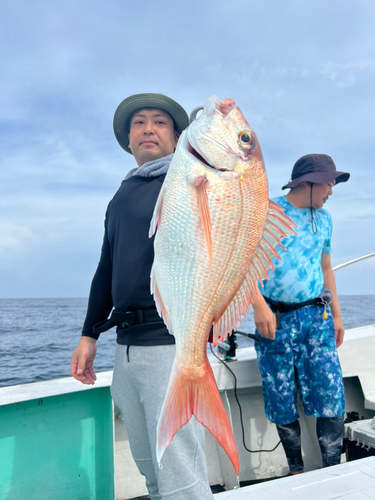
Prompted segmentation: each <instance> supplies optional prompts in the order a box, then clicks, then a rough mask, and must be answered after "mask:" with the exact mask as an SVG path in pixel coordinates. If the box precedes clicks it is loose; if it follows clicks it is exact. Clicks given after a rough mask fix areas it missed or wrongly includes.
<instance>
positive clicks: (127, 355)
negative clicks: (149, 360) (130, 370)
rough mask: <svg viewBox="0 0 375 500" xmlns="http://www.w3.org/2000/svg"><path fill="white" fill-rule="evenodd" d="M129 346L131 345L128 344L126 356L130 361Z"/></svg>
mask: <svg viewBox="0 0 375 500" xmlns="http://www.w3.org/2000/svg"><path fill="white" fill-rule="evenodd" d="M129 347H130V345H128V346H126V357H127V358H128V363H129V361H130V359H129Z"/></svg>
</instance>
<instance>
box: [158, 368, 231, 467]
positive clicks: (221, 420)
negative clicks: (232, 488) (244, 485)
mask: <svg viewBox="0 0 375 500" xmlns="http://www.w3.org/2000/svg"><path fill="white" fill-rule="evenodd" d="M202 373H203V374H204V375H202V376H201V377H199V378H198V377H192V376H188V375H187V374H186V370H185V372H183V371H182V370H181V369H180V367H179V364H178V362H177V361H175V362H174V365H173V368H172V373H171V379H170V385H169V388H168V391H167V394H166V397H165V400H164V403H163V407H162V410H161V414H160V417H159V422H158V427H157V444H156V458H157V461H158V463H160V460H161V458H162V456H163V453H164V451H165V450H166V448H167V446H168V445H169V443H171V441H172V439H173V438H174V436H175V435H176V434H177V432H178V431H179V430H180V429H181V427H182V426H184V425H185V424H186V423H187V422H188V421H189V420H190V418H191V417H192V415H194V416H195V418H196V420H197V421H198V422H200V423H201V424H202V425H203V426H204V427H206V429H207V430H208V431H209V432H210V433H211V434H212V435H213V436H214V437H215V438H216V439H217V441H218V443H219V444H220V445H221V446H222V447H223V448H224V450H225V452H226V453H227V455H228V457H229V459H230V461H231V462H232V464H233V467H234V469H235V471H236V474H238V472H239V460H238V452H237V447H236V442H235V440H234V437H233V432H232V428H231V424H230V421H229V418H228V415H227V413H226V411H225V408H224V405H223V402H222V400H221V398H220V394H219V391H218V388H217V385H216V381H215V377H214V374H213V372H212V368H211V365H210V363H209V361H208V359H206V362H205V364H204V366H203V368H202Z"/></svg>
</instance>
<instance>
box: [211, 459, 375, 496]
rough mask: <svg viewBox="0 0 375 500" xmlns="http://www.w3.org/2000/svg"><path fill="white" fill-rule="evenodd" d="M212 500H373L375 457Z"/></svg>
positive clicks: (374, 494)
mask: <svg viewBox="0 0 375 500" xmlns="http://www.w3.org/2000/svg"><path fill="white" fill-rule="evenodd" d="M214 497H215V500H223V499H227V500H286V499H287V500H317V499H319V500H370V499H375V457H369V458H364V459H362V460H355V461H352V462H347V463H344V464H341V465H336V466H335V467H329V468H326V469H319V470H315V471H311V472H306V473H305V474H299V475H298V476H291V477H285V478H282V479H277V480H274V481H268V482H266V483H261V484H257V485H253V486H246V487H244V488H240V489H238V490H231V491H226V492H224V493H217V494H216V495H214Z"/></svg>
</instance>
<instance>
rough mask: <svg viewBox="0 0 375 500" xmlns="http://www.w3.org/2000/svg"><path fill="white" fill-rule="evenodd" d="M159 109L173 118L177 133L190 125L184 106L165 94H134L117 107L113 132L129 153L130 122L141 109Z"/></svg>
mask: <svg viewBox="0 0 375 500" xmlns="http://www.w3.org/2000/svg"><path fill="white" fill-rule="evenodd" d="M145 108H159V109H162V110H163V111H166V112H167V113H169V114H170V115H171V117H172V118H173V121H174V124H175V128H176V131H177V132H178V133H179V134H181V132H182V131H183V130H184V129H185V128H186V127H187V126H188V125H189V117H188V115H187V113H186V111H185V110H184V108H183V107H182V106H180V105H179V104H178V103H177V102H176V101H174V100H173V99H171V98H170V97H167V96H166V95H164V94H134V95H131V96H129V97H127V98H126V99H124V100H123V101H122V102H121V103H120V104H119V105H118V107H117V109H116V111H115V115H114V117H113V131H114V133H115V136H116V139H117V141H118V143H119V144H120V146H121V147H122V148H123V149H125V151H126V152H127V153H130V154H132V152H131V151H130V149H129V139H128V135H129V122H130V119H131V117H132V116H133V114H134V113H135V112H136V111H138V110H139V109H145Z"/></svg>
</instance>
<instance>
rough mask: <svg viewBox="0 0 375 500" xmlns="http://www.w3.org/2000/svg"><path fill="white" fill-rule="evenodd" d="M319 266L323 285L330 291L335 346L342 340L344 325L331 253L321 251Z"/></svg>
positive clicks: (338, 345)
mask: <svg viewBox="0 0 375 500" xmlns="http://www.w3.org/2000/svg"><path fill="white" fill-rule="evenodd" d="M321 266H322V271H323V278H324V286H325V287H327V288H329V289H330V290H331V292H332V302H331V305H330V307H331V313H332V317H333V324H334V326H335V337H336V346H337V347H340V345H341V344H342V342H343V340H344V333H345V332H344V327H343V324H342V319H341V312H340V306H339V301H338V298H337V291H336V279H335V275H334V272H333V270H332V265H331V254H329V253H322V258H321Z"/></svg>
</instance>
